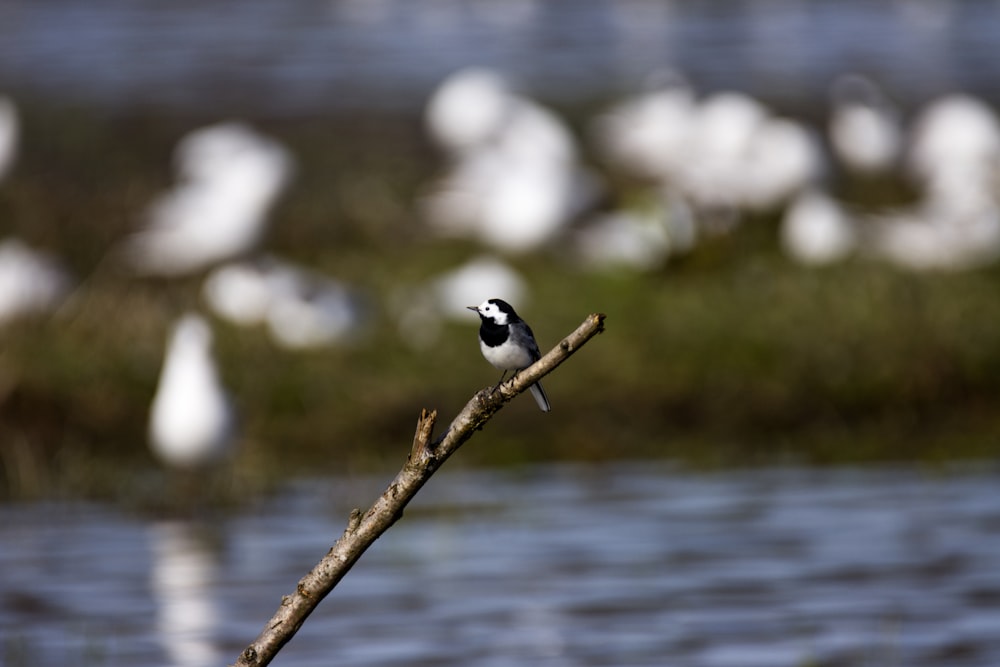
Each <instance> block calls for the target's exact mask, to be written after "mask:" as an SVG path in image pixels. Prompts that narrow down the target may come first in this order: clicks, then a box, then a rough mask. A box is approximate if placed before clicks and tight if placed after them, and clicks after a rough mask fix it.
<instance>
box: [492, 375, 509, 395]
mask: <svg viewBox="0 0 1000 667" xmlns="http://www.w3.org/2000/svg"><path fill="white" fill-rule="evenodd" d="M505 377H507V371H504V372H503V374H502V375H501V376H500V381H499V382H497V384H496V386H495V387H493V388H492V389H490V393H491V394H492V393H494V392H496V390H497V389H499V388H500V385H502V384H503V379H504V378H505Z"/></svg>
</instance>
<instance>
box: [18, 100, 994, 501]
mask: <svg viewBox="0 0 1000 667" xmlns="http://www.w3.org/2000/svg"><path fill="white" fill-rule="evenodd" d="M23 114H24V115H23V119H22V120H23V125H24V132H23V136H22V141H21V156H20V159H19V160H18V162H17V165H16V167H15V169H14V170H13V172H12V173H11V174H10V175H9V177H8V178H7V179H6V180H5V181H4V182H3V183H0V237H5V236H8V235H17V236H19V237H21V238H23V239H24V240H26V241H27V242H28V243H30V244H32V245H35V246H38V247H42V248H45V249H47V250H49V251H51V252H53V253H55V254H57V255H59V256H60V257H61V258H63V260H64V261H65V262H66V263H67V265H68V266H69V267H70V269H71V270H72V271H73V272H74V273H75V274H76V276H77V277H78V278H80V279H81V280H82V281H83V282H82V285H81V287H80V288H79V289H78V290H77V291H76V292H75V293H74V295H73V298H72V300H71V301H70V302H69V303H68V304H67V305H66V306H64V307H63V308H62V309H61V310H60V312H59V313H57V314H56V315H54V316H52V317H46V318H43V319H34V320H30V321H24V322H19V323H16V324H14V325H12V326H8V327H6V328H5V329H3V330H2V331H0V452H2V456H0V465H3V467H4V474H3V476H0V484H2V485H4V488H3V492H4V494H5V495H18V494H32V493H45V492H47V491H52V490H67V489H68V490H70V492H74V493H75V492H82V493H100V491H99V489H101V488H108V485H109V484H110V485H111V486H114V481H113V480H115V479H119V480H120V479H121V478H122V477H123V476H129V475H133V474H135V475H141V474H142V471H144V470H147V469H151V468H155V465H156V464H155V462H154V461H153V459H152V456H151V455H150V454H149V453H148V451H147V449H146V446H145V424H146V415H147V411H148V406H149V401H150V399H151V397H152V394H153V390H154V388H155V384H156V379H157V374H158V372H159V367H160V363H161V360H162V353H163V345H164V339H165V336H166V332H167V329H168V326H169V323H170V322H171V321H172V320H173V319H174V318H175V317H176V316H177V315H178V314H179V313H180V312H182V311H183V310H185V309H188V308H202V309H203V307H202V305H201V303H200V297H199V289H200V281H199V280H198V279H197V278H192V279H188V280H183V281H171V282H167V281H160V280H139V279H135V278H133V277H130V276H128V275H127V274H126V273H124V272H123V271H121V270H119V269H117V268H116V267H115V266H114V265H113V262H111V261H110V260H108V259H107V253H108V252H109V251H110V249H111V248H112V247H113V246H114V244H115V243H116V242H117V241H118V240H120V239H121V238H122V237H123V236H124V235H125V234H127V233H128V231H129V230H131V229H133V228H134V226H135V224H136V223H137V221H138V220H139V219H140V217H141V214H142V211H143V209H144V207H145V206H146V205H147V204H148V202H149V201H150V200H151V199H152V198H153V197H154V196H155V195H156V194H157V193H158V192H160V191H161V190H162V189H163V188H165V187H167V186H168V185H169V184H170V182H171V179H172V175H171V172H170V162H169V158H170V153H171V150H172V147H173V145H174V143H175V142H176V141H177V140H178V139H179V138H180V136H182V135H183V134H184V132H186V131H188V130H190V129H193V128H194V127H197V126H199V125H201V124H204V123H205V122H210V121H212V120H216V119H177V118H172V119H164V118H158V117H155V116H152V115H139V114H136V115H131V116H128V117H112V116H100V115H95V114H93V113H88V112H78V111H72V110H60V111H52V110H47V109H31V108H28V109H24V110H23ZM256 126H257V127H258V128H259V129H261V130H262V131H264V132H265V133H268V134H270V135H272V136H274V137H276V138H278V139H280V140H282V141H283V142H285V143H286V144H287V145H288V146H289V147H290V149H291V150H292V152H293V153H294V154H295V156H296V159H297V162H298V172H297V177H296V180H295V183H294V185H293V186H292V187H291V189H290V190H289V192H288V193H287V195H286V196H285V197H284V198H283V200H282V203H281V204H280V206H279V207H278V208H277V209H276V210H275V212H274V215H273V217H272V223H273V224H272V227H271V233H270V235H269V237H268V239H267V241H266V244H265V245H266V248H267V249H268V250H269V251H272V252H275V253H277V254H280V255H282V256H285V257H288V258H291V259H294V260H296V261H300V262H303V263H305V264H307V265H308V266H310V267H311V268H314V269H317V270H321V271H323V272H326V273H328V274H330V275H331V276H334V277H337V278H339V279H342V280H344V281H346V282H348V283H351V284H353V285H355V286H356V287H358V288H359V289H360V290H361V291H362V292H363V293H365V294H366V295H367V296H368V298H369V303H370V315H371V318H370V325H369V328H368V329H367V331H366V333H365V335H364V336H363V337H361V338H360V339H359V340H357V341H356V342H354V343H353V344H351V345H348V346H344V347H337V348H329V349H326V350H322V351H313V352H297V353H292V352H288V351H284V350H281V349H279V348H277V347H276V346H275V345H274V344H273V343H272V342H271V341H270V340H269V339H268V338H267V336H266V334H265V332H264V331H263V330H261V329H239V328H235V327H233V326H231V325H227V324H225V323H222V322H216V323H215V324H216V351H217V354H218V358H219V363H220V367H221V370H222V375H223V377H224V378H225V381H226V383H227V385H228V386H229V387H230V388H231V390H232V392H233V394H234V395H235V397H236V400H237V402H238V406H239V410H240V414H241V417H242V424H243V426H242V436H243V440H244V444H243V449H242V454H241V460H240V462H239V464H238V465H240V466H242V468H243V469H244V470H245V471H247V474H248V475H255V476H258V477H269V476H282V475H286V474H301V473H308V474H313V473H322V472H345V471H350V470H356V469H360V468H365V469H367V468H371V467H375V466H380V465H383V464H384V465H391V466H396V465H397V464H398V463H399V462H401V461H402V460H403V458H404V457H405V454H406V452H407V451H408V447H409V440H410V438H411V436H412V432H413V426H414V424H415V420H416V417H417V415H418V413H419V410H420V408H422V407H427V408H434V409H437V410H439V413H440V415H441V418H442V420H447V419H449V418H450V417H451V416H452V415H454V414H455V413H456V412H457V411H458V410H459V409H460V408H461V406H462V405H463V404H464V402H465V401H466V400H467V399H468V397H470V396H471V395H472V393H473V392H475V391H476V390H478V389H479V388H481V387H483V386H485V385H487V384H489V383H491V382H494V381H495V380H496V377H495V373H494V372H493V369H492V368H490V367H489V366H488V365H487V364H486V363H485V362H484V361H483V360H482V358H481V357H480V355H479V351H478V346H477V344H476V340H475V330H476V322H475V317H474V316H473V315H471V314H470V318H469V323H468V325H465V326H463V325H458V324H448V325H446V326H445V328H444V331H443V335H442V337H441V339H440V341H439V343H438V344H436V345H435V346H433V347H432V348H430V349H427V350H421V351H416V350H414V349H411V348H409V347H407V346H404V345H402V344H401V343H400V338H399V328H398V323H397V322H396V321H395V320H394V318H393V317H392V308H393V306H392V295H393V294H395V293H396V292H397V290H398V289H399V288H401V287H403V286H408V285H414V284H417V283H419V282H420V281H422V280H425V279H427V278H430V277H432V276H434V275H435V274H437V273H440V272H442V271H445V270H448V269H451V268H454V267H455V266H457V265H458V264H460V263H462V262H463V261H465V260H466V259H468V258H471V257H472V256H474V255H476V254H478V253H479V252H481V249H480V248H477V247H475V246H473V245H471V244H466V243H458V242H443V241H440V240H436V239H434V238H432V237H430V236H429V235H428V234H427V233H426V230H425V229H424V228H423V227H422V225H421V222H420V220H419V217H418V215H417V214H416V209H415V206H414V201H415V199H416V197H417V194H418V193H419V191H420V188H421V187H422V186H424V185H425V184H426V183H427V182H428V181H429V179H430V178H431V177H432V176H433V174H434V173H435V172H436V170H437V169H438V168H439V165H438V162H437V156H436V154H435V153H434V151H433V150H431V149H430V147H429V146H428V145H427V144H426V141H425V140H424V139H423V138H422V135H421V133H420V128H419V124H418V122H417V121H416V120H415V119H412V118H405V119H400V118H392V117H378V116H369V117H365V118H360V119H359V118H334V119H313V120H299V121H295V122H292V121H280V122H273V121H272V122H267V121H260V122H257V123H256ZM612 196H614V195H612ZM776 224H777V223H776V221H775V220H773V219H769V218H767V217H762V218H760V219H757V220H752V221H750V222H749V223H748V224H746V225H744V226H742V227H740V228H739V229H738V230H737V231H735V232H734V233H732V234H730V235H728V236H724V237H719V238H715V239H712V240H710V241H709V242H707V243H706V244H704V245H702V246H700V247H698V248H696V249H695V250H694V252H693V253H691V254H690V255H688V256H686V257H684V258H682V259H679V260H677V261H674V262H672V263H670V264H669V265H668V266H667V267H665V268H664V269H662V270H660V271H658V272H655V273H652V274H646V275H635V274H628V273H598V274H594V273H584V272H582V271H581V270H580V269H579V268H577V267H576V266H574V265H573V264H572V263H571V262H568V261H567V260H566V259H565V258H564V255H563V253H561V252H559V249H558V247H557V248H555V249H552V250H548V251H542V252H539V253H536V254H533V255H531V256H527V257H519V258H512V259H511V263H512V264H513V265H514V266H515V267H516V268H517V269H518V270H520V271H521V272H522V273H523V275H524V276H525V277H526V279H527V280H528V282H529V284H530V285H531V288H532V290H533V297H532V300H531V302H530V304H526V305H525V306H524V307H523V308H519V310H522V311H523V312H522V314H523V315H524V316H525V317H526V319H528V320H529V321H530V322H531V323H532V326H533V328H534V329H535V333H536V334H537V336H538V338H539V339H540V343H541V345H542V347H543V348H546V347H547V346H551V345H552V344H554V343H555V342H556V341H557V340H558V339H559V337H561V336H562V335H564V334H566V333H568V332H569V331H571V330H572V329H573V328H574V327H575V326H576V325H577V324H578V323H579V322H580V321H581V320H582V319H583V317H584V316H585V315H586V314H588V313H590V312H593V311H602V312H604V313H606V314H607V315H608V319H607V331H606V333H605V334H603V335H602V336H601V337H600V338H598V339H597V340H595V341H593V342H592V343H591V344H589V345H588V346H587V347H586V348H585V349H584V350H583V351H582V352H581V353H580V355H579V356H577V357H575V358H574V359H573V360H571V361H570V362H569V363H568V364H567V365H565V366H563V367H562V368H560V369H559V370H558V371H557V372H556V373H555V374H554V375H553V376H552V377H551V378H550V379H549V380H548V381H547V382H546V385H547V390H548V394H549V397H550V398H551V400H552V404H553V411H552V413H551V414H548V415H543V414H541V413H539V412H538V411H537V410H536V409H535V407H534V404H533V402H532V401H530V400H528V399H526V398H524V399H521V400H518V401H516V402H515V403H514V404H512V405H511V406H509V407H508V408H507V409H506V410H504V412H503V413H501V414H500V415H498V417H497V418H496V419H495V420H494V422H493V423H491V424H490V426H489V427H488V428H487V430H486V431H484V432H483V433H482V434H481V435H480V436H477V438H476V439H474V440H473V441H472V442H471V443H470V445H469V446H468V447H467V448H466V449H465V450H464V451H463V452H462V454H461V456H460V457H459V458H460V459H461V460H462V461H463V462H464V463H467V464H495V463H512V462H521V461H530V460H538V459H560V458H566V459H597V460H600V459H606V458H617V457H625V458H635V457H646V456H657V457H658V456H669V457H677V458H680V459H684V460H688V461H691V462H695V463H698V464H705V465H716V464H753V463H761V462H774V461H780V462H785V461H795V462H810V463H839V462H852V461H872V460H921V461H928V462H936V461H942V460H951V459H956V458H981V457H993V456H995V455H996V451H997V443H1000V409H998V407H1000V299H998V286H1000V270H998V269H989V270H984V271H975V272H968V273H956V274H910V273H903V272H899V271H897V270H894V269H891V268H889V267H886V266H883V265H880V264H875V263H872V262H867V261H862V260H857V261H853V262H850V263H847V264H844V265H841V266H837V267H834V268H830V269H824V270H818V271H817V270H809V269H804V268H801V267H799V266H796V265H795V264H793V263H792V262H791V261H789V260H787V259H786V258H784V257H783V256H782V255H781V254H780V252H779V250H778V247H777V243H776ZM498 296H499V295H498ZM95 489H98V491H95Z"/></svg>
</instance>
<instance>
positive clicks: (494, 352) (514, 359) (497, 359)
mask: <svg viewBox="0 0 1000 667" xmlns="http://www.w3.org/2000/svg"><path fill="white" fill-rule="evenodd" d="M479 349H480V350H482V352H483V356H484V357H486V361H488V362H490V363H491V364H493V366H494V367H495V368H497V369H499V370H502V371H517V370H521V369H522V368H527V367H528V366H530V365H531V364H532V359H531V355H529V354H528V351H527V350H525V349H524V348H523V347H520V346H518V345H515V344H514V343H513V342H512V341H511V339H510V338H507V340H505V341H504V342H503V343H502V344H500V345H497V346H496V347H490V346H489V345H487V344H486V343H484V342H483V341H479Z"/></svg>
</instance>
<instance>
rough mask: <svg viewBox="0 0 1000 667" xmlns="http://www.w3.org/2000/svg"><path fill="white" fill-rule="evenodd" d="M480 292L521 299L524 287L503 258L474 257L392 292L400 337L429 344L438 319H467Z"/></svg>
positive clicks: (439, 322) (422, 345)
mask: <svg viewBox="0 0 1000 667" xmlns="http://www.w3.org/2000/svg"><path fill="white" fill-rule="evenodd" d="M484 294H503V295H505V296H509V297H510V298H511V299H516V300H517V301H518V303H523V302H526V301H527V300H528V287H527V284H526V283H525V280H524V278H522V277H521V275H520V274H519V273H518V272H517V271H515V270H514V269H513V268H511V267H510V266H509V265H508V264H506V263H505V262H503V261H501V260H499V259H497V258H495V257H492V256H489V255H483V256H480V257H476V258H474V259H472V260H470V261H468V262H466V263H465V264H463V265H461V266H459V267H457V268H455V269H452V270H450V271H447V272H445V273H443V274H441V275H439V276H436V277H434V278H431V279H430V280H428V281H427V282H426V283H423V284H421V285H418V286H416V287H411V288H405V289H402V290H400V291H399V292H397V293H396V294H395V295H394V296H393V298H392V302H393V303H392V311H393V312H394V313H395V314H396V317H397V321H398V324H399V330H400V337H401V339H402V340H403V341H404V342H405V343H407V344H408V345H411V346H413V347H415V348H418V349H420V348H427V347H429V346H430V345H432V344H433V343H434V342H435V341H436V340H437V338H438V336H439V334H440V333H441V327H442V319H451V320H454V321H456V322H467V321H468V314H469V311H468V305H469V304H470V303H477V302H481V301H482V300H483V299H484V298H487V297H484V296H483V295H484Z"/></svg>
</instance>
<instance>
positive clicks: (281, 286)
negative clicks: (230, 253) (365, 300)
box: [202, 257, 364, 350]
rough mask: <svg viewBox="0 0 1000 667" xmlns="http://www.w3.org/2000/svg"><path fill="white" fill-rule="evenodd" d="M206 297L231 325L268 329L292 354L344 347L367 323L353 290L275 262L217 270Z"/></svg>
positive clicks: (208, 280) (264, 260) (265, 260)
mask: <svg viewBox="0 0 1000 667" xmlns="http://www.w3.org/2000/svg"><path fill="white" fill-rule="evenodd" d="M202 294H203V297H204V298H205V301H206V302H207V303H208V305H209V307H210V308H211V309H212V310H213V311H214V312H215V313H216V314H217V315H219V316H220V317H222V318H224V319H227V320H229V321H230V322H233V323H235V324H239V325H253V324H260V323H266V324H267V326H268V330H269V332H270V334H271V337H272V338H273V339H274V341H275V343H277V344H278V345H280V346H282V347H284V348H288V349H296V350H298V349H310V348H316V347H322V346H326V345H332V344H335V343H339V342H343V341H345V340H347V339H349V338H350V337H351V336H353V335H355V334H356V333H357V332H358V330H359V329H360V327H361V326H362V325H363V323H364V322H363V320H364V317H363V312H362V311H363V307H362V305H363V304H362V301H361V299H360V297H359V296H358V295H357V294H356V293H355V291H354V290H352V289H350V288H349V287H347V286H346V285H344V284H342V283H340V282H338V281H336V280H334V279H332V278H328V277H326V276H323V275H321V274H319V273H316V272H314V271H310V270H308V269H304V268H302V267H298V266H295V265H294V264H291V263H290V262H286V261H283V260H278V259H276V258H274V257H264V258H261V259H258V260H256V261H253V262H250V261H244V262H237V263H232V264H226V265H224V266H221V267H219V268H217V269H215V270H213V271H212V272H211V273H210V274H209V275H208V277H207V278H206V280H205V284H204V286H203V288H202Z"/></svg>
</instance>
